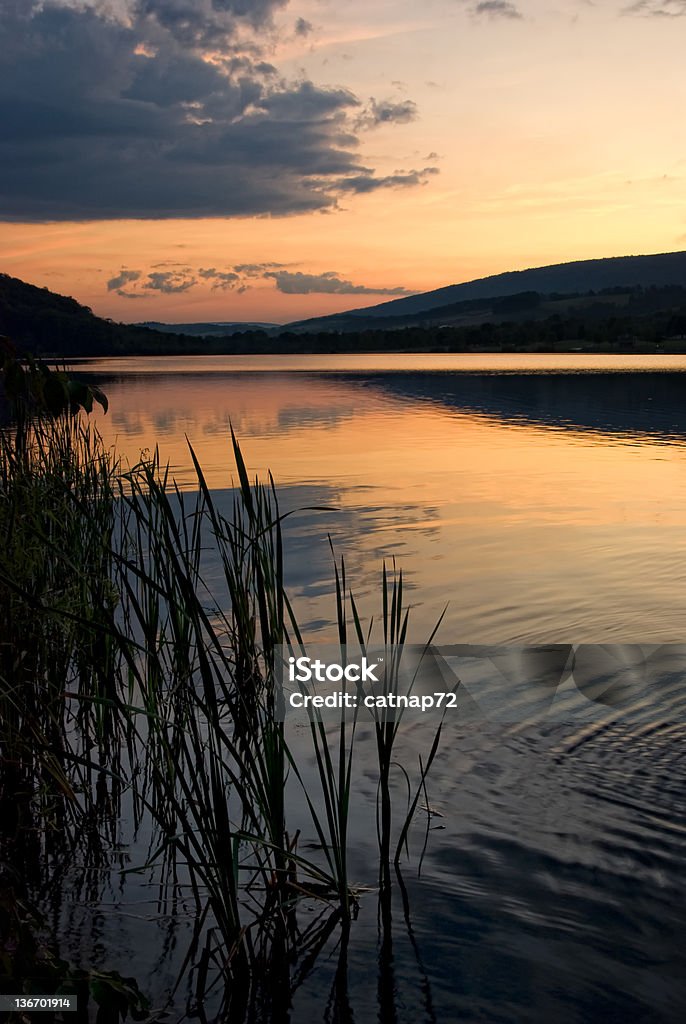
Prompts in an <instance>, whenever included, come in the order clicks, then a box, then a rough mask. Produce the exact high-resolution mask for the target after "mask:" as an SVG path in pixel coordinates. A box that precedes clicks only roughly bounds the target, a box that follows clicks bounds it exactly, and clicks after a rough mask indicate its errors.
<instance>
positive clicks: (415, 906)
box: [70, 356, 686, 1024]
mask: <svg viewBox="0 0 686 1024" xmlns="http://www.w3.org/2000/svg"><path fill="white" fill-rule="evenodd" d="M572 358H573V357H569V356H565V357H546V359H547V362H546V363H545V364H542V363H541V360H540V357H532V356H527V357H516V359H514V358H513V357H487V358H486V357H483V356H481V357H401V358H398V359H396V358H395V357H393V359H392V361H390V365H389V357H388V356H384V357H364V359H363V360H359V361H357V363H355V362H351V359H350V357H331V358H330V359H329V360H328V362H327V359H326V358H321V357H320V358H319V359H318V360H314V359H313V358H310V357H308V358H303V359H300V360H299V359H298V358H297V357H292V358H291V359H290V361H288V362H287V361H285V360H274V361H270V362H272V363H273V365H269V363H268V362H267V361H266V360H260V361H259V363H260V364H261V365H262V366H263V367H264V369H262V370H261V371H260V372H258V370H259V365H258V363H257V361H255V360H252V361H250V360H248V359H244V360H243V361H240V360H216V359H212V360H209V361H201V360H176V359H173V360H141V361H135V360H126V361H123V362H122V363H117V362H116V361H112V360H110V361H108V362H107V364H106V365H102V364H99V365H95V366H94V367H93V368H92V372H94V373H96V374H97V375H98V376H99V379H100V380H101V381H102V383H103V386H104V387H105V389H106V391H107V393H108V396H109V398H110V403H111V414H110V415H109V416H108V417H107V418H105V419H102V418H101V427H102V429H103V430H104V431H105V433H106V437H107V438H108V439H109V440H112V441H114V440H115V438H116V439H117V442H118V446H119V448H120V450H121V451H123V452H124V453H125V454H126V455H127V457H128V458H129V459H130V460H135V459H137V458H138V456H139V454H140V450H141V449H144V448H150V449H152V448H153V447H154V446H155V445H156V444H158V443H159V445H160V450H161V454H162V457H163V458H164V459H169V460H170V462H171V465H172V470H173V472H174V474H175V475H176V477H177V479H178V480H179V481H180V483H181V484H182V486H184V487H192V486H193V474H192V472H191V463H190V459H189V456H188V451H187V448H186V440H185V436H186V435H187V436H188V438H189V439H190V440H191V441H192V443H193V445H194V448H195V449H196V451H197V453H198V455H199V458H200V460H201V462H202V464H203V466H204V467H205V469H206V471H207V475H208V479H209V481H210V483H211V486H212V487H213V488H214V489H215V496H216V500H217V502H218V504H219V505H220V506H221V507H224V508H225V510H226V511H228V509H229V505H230V501H231V494H232V492H231V490H230V488H231V485H232V479H231V466H230V446H229V441H228V424H229V421H231V422H232V423H233V425H234V428H235V430H236V432H237V434H238V436H239V438H240V439H241V441H242V445H243V449H244V452H245V455H246V458H247V461H248V464H249V467H250V469H251V471H252V472H258V473H260V474H264V473H265V472H266V470H267V469H268V468H270V469H271V470H272V471H273V473H274V477H275V479H276V481H277V484H278V485H279V493H280V497H281V502H282V506H283V509H284V510H285V511H286V510H290V509H294V508H303V507H308V508H309V510H308V511H306V512H302V513H300V514H299V515H298V516H294V517H291V518H290V519H288V520H286V523H287V555H288V562H287V566H286V569H287V578H288V581H289V586H290V589H291V592H292V593H293V595H294V597H295V599H296V607H297V611H298V614H299V617H300V621H301V623H302V625H303V627H304V632H305V633H306V635H312V636H315V637H316V638H317V639H321V640H326V639H330V638H331V626H330V620H331V618H332V616H333V611H334V609H333V600H332V584H331V557H330V552H329V550H328V546H327V543H326V535H327V533H329V534H330V535H331V537H332V539H333V541H334V544H335V546H336V549H337V551H338V552H339V553H343V554H344V555H345V557H346V565H347V574H348V579H349V581H350V583H351V585H352V586H353V589H354V590H355V593H356V596H357V597H358V598H359V602H360V605H361V606H362V608H363V610H364V611H365V612H367V613H371V612H372V611H373V612H374V613H375V614H376V615H378V613H379V611H380V608H379V600H378V595H379V583H380V563H381V560H382V559H383V558H384V557H385V558H390V557H391V556H392V555H395V556H396V557H397V558H398V559H399V561H400V563H401V564H402V566H403V568H404V571H405V574H406V582H407V585H408V586H409V588H410V593H411V597H412V598H413V599H414V601H415V608H414V616H415V628H414V630H413V634H414V635H413V639H415V640H419V641H421V640H422V639H424V638H425V637H426V635H427V633H428V631H429V629H430V628H431V626H432V625H433V623H434V621H435V619H436V618H437V617H438V615H439V614H440V611H441V609H442V607H443V605H444V604H445V602H446V601H449V602H450V606H449V610H448V614H447V616H446V619H445V622H444V625H443V626H442V628H441V631H440V634H439V640H440V642H442V643H444V644H451V643H470V644H471V643H478V642H482V643H486V644H506V643H516V642H520V643H523V642H526V643H555V644H560V643H565V642H566V643H580V642H586V643H605V644H608V643H613V642H622V641H629V642H632V643H638V642H642V643H645V644H650V643H664V642H669V641H682V642H683V641H684V639H685V637H684V622H685V621H686V617H685V615H684V613H685V612H686V597H685V588H684V582H685V580H684V576H685V569H684V566H685V564H686V559H685V557H684V556H685V555H686V538H685V537H684V534H685V533H686V530H685V529H684V524H685V521H686V515H685V513H686V477H685V474H684V455H685V451H684V444H685V439H686V413H684V402H683V400H682V394H683V391H684V387H686V375H684V372H683V371H684V370H686V361H684V358H683V357H674V358H671V359H665V360H663V361H662V365H661V366H660V367H659V368H660V369H661V370H662V371H664V372H661V373H650V374H648V373H633V372H628V371H630V370H635V369H643V370H645V369H646V368H648V367H650V368H654V367H655V366H656V362H655V360H654V358H653V357H633V358H632V357H621V359H613V358H611V357H607V356H602V357H584V363H583V366H584V367H585V368H586V369H587V370H596V371H597V370H598V368H599V366H600V367H604V368H605V369H606V370H608V371H612V372H607V373H602V374H601V373H597V372H596V373H573V374H570V373H565V372H562V371H564V370H565V369H569V367H570V365H572V364H571V363H570V359H572ZM277 364H278V365H277ZM486 364H487V365H486ZM573 365H574V366H575V368H577V369H578V368H579V367H580V363H579V361H575V362H574V363H573ZM289 366H290V367H291V368H292V369H298V370H300V371H301V372H285V371H286V370H287V369H288V367H289ZM399 367H400V368H401V369H402V370H403V371H404V372H402V373H401V372H398V368H399ZM546 368H547V369H549V370H553V371H556V372H554V373H543V372H540V371H541V370H542V369H546ZM487 370H489V371H492V370H497V371H498V372H497V373H494V372H485V371H487ZM522 370H523V371H526V372H519V373H517V372H515V371H522ZM533 370H538V371H539V372H537V373H533V372H532V371H533ZM353 371H354V372H353ZM422 371H426V372H422ZM428 371H432V372H428ZM457 371H460V372H457ZM464 371H469V372H464ZM667 371H669V372H667ZM312 506H319V507H320V508H322V509H324V508H325V509H326V510H320V511H315V510H312ZM207 574H208V576H209V582H210V584H214V585H217V586H218V584H219V580H220V571H219V567H218V566H216V565H212V564H211V562H210V563H209V564H208V565H207ZM587 675H589V673H588V672H587ZM590 676H592V673H591V674H590ZM584 678H585V677H584ZM589 678H590V677H589ZM592 681H593V680H592V679H591V682H592ZM648 717H649V718H650V721H649V724H648V725H646V724H645V723H644V722H643V720H642V719H641V720H637V721H636V722H633V723H626V722H625V723H621V722H613V720H612V718H611V716H610V717H608V719H607V720H605V719H603V720H602V722H598V721H593V722H590V723H583V724H582V725H580V724H579V723H576V724H574V725H571V724H564V723H563V724H560V723H557V724H556V723H550V724H548V725H545V726H543V727H542V726H540V725H539V726H537V727H535V728H534V727H531V725H528V724H527V723H512V724H507V725H496V724H494V723H485V724H482V725H480V726H478V727H476V726H475V725H474V723H471V724H469V725H467V724H466V723H463V722H461V721H459V720H456V719H450V720H448V721H446V724H445V727H444V735H443V739H442V745H441V748H440V750H439V754H438V758H437V760H436V762H435V764H434V766H433V770H432V775H431V776H430V781H429V792H428V794H427V796H428V802H429V805H430V807H431V809H432V811H433V812H434V814H433V816H432V817H431V818H430V819H429V827H430V836H429V840H430V841H429V845H428V850H427V853H426V857H425V859H424V862H423V868H422V877H421V879H417V878H416V877H415V875H414V869H415V868H416V866H417V864H418V860H419V855H420V852H421V847H422V843H423V840H424V834H423V822H422V824H421V827H420V828H419V831H418V833H415V834H414V835H413V837H412V844H411V852H412V856H413V860H412V862H411V865H410V868H409V870H408V871H406V878H405V881H406V884H407V900H408V901H409V902H407V901H403V899H402V895H403V890H402V888H401V887H400V886H399V885H396V884H395V883H394V890H393V898H392V900H390V901H386V902H385V903H382V904H381V905H380V906H378V905H377V900H376V896H375V895H371V894H370V895H369V896H367V897H365V898H363V900H362V907H361V912H360V918H359V920H358V921H356V922H355V923H354V925H353V927H352V929H351V932H350V943H349V945H348V944H347V943H345V942H342V943H340V944H338V946H336V947H334V948H333V949H331V951H330V955H329V956H321V957H320V958H319V959H318V960H317V961H316V964H315V963H314V962H313V963H312V964H310V967H309V971H310V973H309V974H307V975H306V976H304V977H305V980H304V981H303V983H302V985H301V986H300V988H298V989H297V990H296V991H295V992H294V993H293V994H292V995H291V994H289V995H288V1000H287V1001H286V1002H285V1003H284V1005H283V1006H282V1009H281V1014H280V1016H279V1019H283V1020H284V1021H290V1024H299V1022H301V1021H302V1022H305V1021H309V1020H321V1019H325V1020H331V1021H334V1020H336V1021H351V1022H352V1021H357V1022H360V1024H366V1022H367V1021H372V1020H379V1021H389V1022H390V1021H398V1022H400V1021H407V1020H413V1021H418V1022H419V1021H422V1022H423V1021H426V1022H433V1021H446V1022H447V1021H454V1020H460V1021H464V1022H467V1024H472V1022H477V1021H478V1022H484V1024H485V1022H488V1024H491V1022H496V1021H497V1022H504V1024H520V1022H531V1024H550V1022H553V1021H554V1022H558V1024H596V1022H598V1024H601V1022H602V1024H606V1022H617V1024H638V1022H641V1024H642V1022H645V1024H648V1022H650V1024H672V1022H674V1024H675V1022H677V1021H680V1020H682V1019H683V1013H684V1010H685V1009H686V985H685V982H684V978H686V911H685V910H684V902H683V868H684V860H685V856H684V855H685V853H686V802H685V799H684V792H685V786H684V784H685V783H686V755H685V753H684V751H685V749H686V748H685V747H684V741H685V740H686V731H685V727H684V726H683V722H682V720H681V719H682V718H683V715H680V716H677V715H673V716H671V717H670V709H669V707H667V708H666V711H665V713H664V715H661V716H653V717H650V716H648ZM432 728H433V726H431V727H429V726H427V725H425V724H423V723H422V722H421V721H417V720H414V721H413V722H411V723H406V725H405V726H404V727H403V731H402V735H401V737H400V742H401V744H402V746H401V747H400V749H399V751H398V760H399V761H400V762H401V763H403V764H404V765H407V766H408V768H409V766H414V767H415V768H416V766H417V763H418V757H419V755H420V754H421V755H423V756H425V755H426V751H427V749H428V746H429V745H430V742H431V738H430V736H429V735H428V733H429V732H430V731H431V729H432ZM294 742H295V747H296V750H297V752H298V754H302V755H303V760H302V772H303V775H304V777H305V779H306V780H307V779H308V777H309V778H311V780H312V791H314V780H315V778H316V766H315V764H314V760H313V757H312V755H311V753H310V754H309V755H307V754H306V751H307V749H308V742H309V741H308V737H307V732H306V731H304V732H303V733H302V734H301V735H300V736H299V738H298V737H297V736H296V737H294ZM357 753H358V756H357V758H356V761H355V778H354V786H353V792H354V795H355V799H354V801H353V802H352V807H351V835H352V837H353V843H352V848H351V851H350V873H351V877H352V878H353V879H354V880H355V881H358V882H359V883H361V884H366V885H371V886H374V885H375V884H376V881H377V880H376V877H375V868H374V865H375V863H376V854H375V846H376V837H375V835H374V829H373V826H372V827H371V828H370V826H369V809H370V807H371V808H373V806H374V801H375V799H376V779H377V776H376V774H375V773H374V771H373V770H372V769H371V767H370V766H371V765H372V763H373V761H374V759H375V751H374V743H373V737H372V735H371V730H370V729H369V728H366V729H365V728H362V727H361V728H360V732H359V735H358V738H357ZM308 757H309V760H308ZM308 773H309V774H308ZM397 782H398V793H399V799H400V802H402V798H403V792H404V790H403V786H404V783H403V780H402V778H401V777H400V772H398V780H397ZM293 812H294V814H295V817H296V819H297V816H298V814H300V812H302V822H300V821H296V824H297V825H300V824H301V825H302V828H303V834H302V840H301V841H302V842H303V843H304V844H306V843H308V842H310V843H312V842H316V838H317V837H316V836H314V835H312V834H311V831H312V830H311V826H308V824H307V809H306V808H305V807H304V806H303V807H301V808H298V807H297V806H296V807H295V808H293ZM372 814H373V811H372ZM308 827H309V831H308ZM130 857H131V863H135V862H136V861H137V859H138V862H140V861H142V860H143V859H144V858H145V851H144V850H143V849H140V850H138V851H136V848H135V845H134V846H132V848H131V850H130ZM132 884H134V883H133V882H130V883H129V885H132ZM146 884H147V883H146ZM150 892H151V890H150V889H148V890H146V889H145V888H144V885H143V883H142V882H141V886H140V890H139V895H140V899H141V903H142V904H143V905H144V900H145V899H148V900H151V898H152V897H151V895H150ZM108 900H109V901H111V903H112V905H114V906H117V907H118V909H119V913H117V914H112V913H111V909H110V912H102V911H101V912H100V914H99V916H98V917H97V927H96V926H95V925H94V924H93V921H92V916H93V915H92V911H91V909H90V906H91V905H95V904H96V903H97V899H96V897H95V896H93V897H92V898H91V904H89V906H88V907H86V904H85V903H84V904H83V906H81V905H79V906H78V907H77V908H76V909H74V908H72V909H71V910H70V913H71V914H72V915H73V917H72V920H71V929H70V933H71V934H72V935H73V936H76V935H79V934H84V935H88V934H95V935H96V938H97V939H98V941H99V942H101V943H102V944H103V945H104V946H105V947H108V942H109V946H114V947H118V948H122V949H136V950H137V964H138V965H139V973H140V974H141V977H143V976H145V975H146V970H147V968H148V967H149V974H150V977H153V976H154V972H155V971H157V972H158V973H157V977H158V984H159V986H160V990H164V988H165V987H166V986H169V987H170V986H171V982H170V981H169V978H170V977H171V969H170V967H169V961H165V959H164V957H165V955H166V953H160V950H161V949H163V942H162V940H161V938H160V934H161V932H160V929H161V927H162V926H161V925H160V922H159V920H155V919H151V920H144V918H143V916H142V914H141V911H140V909H139V908H138V907H135V906H134V907H132V906H131V889H130V888H129V889H128V890H127V892H122V891H120V892H115V890H114V888H112V889H105V887H104V884H103V893H102V894H101V896H100V906H101V908H102V906H104V905H105V904H107V902H108ZM408 906H409V908H410V912H409V913H407V908H408ZM127 915H128V916H127ZM75 922H76V923H75ZM380 928H381V930H379V929H380ZM337 934H338V933H337ZM170 946H171V944H170ZM182 946H183V942H180V943H179V948H181V947H182ZM170 956H171V959H172V960H173V953H172V954H170ZM165 964H166V966H165ZM116 966H119V967H120V968H121V970H122V972H123V973H124V974H128V973H131V972H132V965H131V963H130V961H129V960H126V959H125V960H123V961H122V962H121V964H119V963H117V964H116ZM165 971H166V972H167V974H166V975H165V973H164V972H165ZM288 1001H291V1005H290V1006H288V1005H287V1002H288Z"/></svg>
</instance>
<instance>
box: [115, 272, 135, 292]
mask: <svg viewBox="0 0 686 1024" xmlns="http://www.w3.org/2000/svg"><path fill="white" fill-rule="evenodd" d="M140 276H141V272H140V270H122V271H120V272H119V273H118V274H117V275H116V277H111V278H110V279H109V281H108V282H107V291H108V292H116V291H119V289H120V288H123V287H124V286H125V285H127V284H129V282H130V281H137V280H138V278H139V277H140Z"/></svg>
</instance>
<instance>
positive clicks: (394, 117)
mask: <svg viewBox="0 0 686 1024" xmlns="http://www.w3.org/2000/svg"><path fill="white" fill-rule="evenodd" d="M417 116H418V110H417V104H416V103H413V101H412V100H401V102H400V103H396V102H394V101H393V100H381V102H380V103H377V102H376V100H375V99H373V98H372V100H371V101H370V104H369V106H368V107H367V109H366V110H365V111H364V113H363V114H361V115H360V117H359V118H358V119H357V121H356V127H358V128H378V126H379V125H381V124H407V123H408V121H414V120H416V118H417Z"/></svg>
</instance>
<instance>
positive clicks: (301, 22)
mask: <svg viewBox="0 0 686 1024" xmlns="http://www.w3.org/2000/svg"><path fill="white" fill-rule="evenodd" d="M313 31H314V25H313V24H312V22H311V21H307V20H306V19H305V18H298V20H297V21H296V23H295V34H296V36H303V37H304V36H309V34H310V32H313Z"/></svg>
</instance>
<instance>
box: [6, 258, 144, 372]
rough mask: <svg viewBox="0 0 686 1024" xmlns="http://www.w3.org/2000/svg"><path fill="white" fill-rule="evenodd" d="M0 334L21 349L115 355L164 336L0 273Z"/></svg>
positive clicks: (64, 353)
mask: <svg viewBox="0 0 686 1024" xmlns="http://www.w3.org/2000/svg"><path fill="white" fill-rule="evenodd" d="M0 334H5V335H7V336H8V337H9V338H11V339H12V341H14V342H15V343H16V344H17V345H18V346H19V347H20V348H22V349H26V350H28V351H30V352H33V353H38V354H45V355H56V356H77V355H79V356H82V355H116V354H117V353H119V352H122V353H123V352H130V351H135V349H136V346H145V345H146V344H149V343H151V342H154V341H155V339H159V338H164V336H163V335H161V334H156V333H155V332H153V331H146V330H144V329H143V328H140V327H134V326H131V325H129V324H116V323H113V322H112V321H111V320H103V319H102V318H101V317H99V316H95V314H94V313H93V311H92V310H91V309H89V308H88V306H82V305H81V304H80V303H79V302H77V301H76V299H72V298H69V297H68V296H65V295H58V294H56V293H55V292H51V291H50V290H49V289H48V288H37V287H36V286H35V285H32V284H26V282H25V281H20V280H19V278H16V277H10V276H9V274H0Z"/></svg>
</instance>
